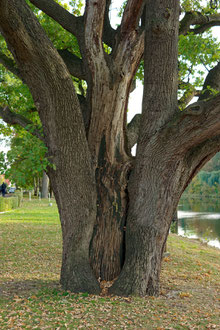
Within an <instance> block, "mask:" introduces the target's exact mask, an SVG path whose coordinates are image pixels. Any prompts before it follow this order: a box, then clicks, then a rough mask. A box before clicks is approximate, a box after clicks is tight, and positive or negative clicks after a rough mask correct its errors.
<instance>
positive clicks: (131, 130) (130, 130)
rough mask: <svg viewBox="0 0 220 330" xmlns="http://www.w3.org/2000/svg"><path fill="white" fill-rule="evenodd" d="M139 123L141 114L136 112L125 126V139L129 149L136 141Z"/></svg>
mask: <svg viewBox="0 0 220 330" xmlns="http://www.w3.org/2000/svg"><path fill="white" fill-rule="evenodd" d="M140 124H141V114H137V115H135V116H134V117H133V119H132V120H131V121H130V123H129V124H128V126H127V141H128V148H129V149H131V148H132V147H133V146H134V145H135V144H136V143H137V141H138V136H139V129H140Z"/></svg>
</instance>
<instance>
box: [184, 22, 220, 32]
mask: <svg viewBox="0 0 220 330" xmlns="http://www.w3.org/2000/svg"><path fill="white" fill-rule="evenodd" d="M214 26H220V19H219V21H212V22H209V23H206V24H203V25H201V26H199V27H197V28H195V29H189V32H193V33H194V34H199V33H203V32H205V31H206V30H208V29H210V28H211V27H214Z"/></svg>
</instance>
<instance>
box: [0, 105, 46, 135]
mask: <svg viewBox="0 0 220 330" xmlns="http://www.w3.org/2000/svg"><path fill="white" fill-rule="evenodd" d="M0 116H1V117H2V119H3V120H4V121H5V122H6V123H7V124H9V125H16V124H17V125H19V126H21V127H23V128H25V129H26V130H27V131H28V132H29V133H31V134H32V135H34V136H36V137H37V138H38V139H40V140H41V141H44V139H43V136H42V135H41V133H40V131H39V130H38V129H36V128H34V129H33V126H34V124H33V123H32V121H31V120H29V119H27V118H25V117H24V116H22V115H20V114H18V113H15V112H12V111H11V110H10V109H9V108H8V107H5V108H2V107H0Z"/></svg>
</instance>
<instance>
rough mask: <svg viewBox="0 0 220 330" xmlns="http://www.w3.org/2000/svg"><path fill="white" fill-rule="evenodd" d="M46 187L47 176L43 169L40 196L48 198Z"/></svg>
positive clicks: (47, 185) (47, 182) (47, 183)
mask: <svg viewBox="0 0 220 330" xmlns="http://www.w3.org/2000/svg"><path fill="white" fill-rule="evenodd" d="M48 187H49V178H48V176H47V174H46V172H45V171H43V177H42V190H41V197H42V198H48Z"/></svg>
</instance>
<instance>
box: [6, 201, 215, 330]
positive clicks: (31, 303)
mask: <svg viewBox="0 0 220 330" xmlns="http://www.w3.org/2000/svg"><path fill="white" fill-rule="evenodd" d="M168 251H169V252H170V256H169V257H167V258H165V259H164V262H163V269H162V275H161V294H160V296H159V297H158V298H154V297H144V298H136V297H128V298H121V297H116V296H107V295H104V294H103V295H102V296H93V295H88V294H86V293H84V294H72V293H69V292H66V291H62V290H61V288H60V286H59V273H60V266H61V231H60V224H59V219H58V213H57V208H56V206H55V203H53V206H49V205H48V202H47V201H45V200H42V201H39V200H33V201H31V202H30V201H24V202H23V204H22V207H21V208H19V209H16V210H12V211H10V212H7V213H4V214H0V260H1V265H0V329H87V328H90V329H158V330H159V329H220V250H217V249H215V248H212V247H208V246H206V245H204V244H201V243H200V242H198V241H192V240H188V239H186V238H181V237H178V236H176V235H171V236H170V237H169V241H168ZM102 285H104V286H105V283H102Z"/></svg>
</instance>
